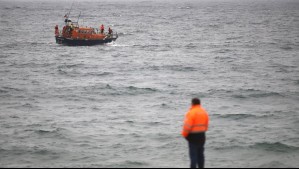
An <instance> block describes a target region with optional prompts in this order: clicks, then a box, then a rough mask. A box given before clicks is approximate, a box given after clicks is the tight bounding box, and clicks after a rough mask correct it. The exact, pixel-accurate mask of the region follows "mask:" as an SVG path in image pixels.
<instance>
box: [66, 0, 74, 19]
mask: <svg viewBox="0 0 299 169" xmlns="http://www.w3.org/2000/svg"><path fill="white" fill-rule="evenodd" d="M74 3H75V2H74V1H73V3H72V6H71V9H70V11H69V12H68V13H67V14H66V16H67V19H68V18H69V17H70V14H71V12H72V10H73V6H74Z"/></svg>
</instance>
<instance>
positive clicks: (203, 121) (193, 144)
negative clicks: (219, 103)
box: [182, 98, 209, 168]
mask: <svg viewBox="0 0 299 169" xmlns="http://www.w3.org/2000/svg"><path fill="white" fill-rule="evenodd" d="M208 128H209V115H208V113H207V112H206V111H205V109H203V108H202V106H201V101H200V99H198V98H194V99H193V100H192V107H191V109H190V111H189V112H188V113H187V115H186V118H185V122H184V126H183V131H182V135H183V137H184V138H185V139H186V140H187V141H188V143H189V153H190V159H191V168H197V167H198V168H204V167H205V156H204V150H205V148H204V146H205V143H206V132H207V131H208Z"/></svg>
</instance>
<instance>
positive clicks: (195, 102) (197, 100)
mask: <svg viewBox="0 0 299 169" xmlns="http://www.w3.org/2000/svg"><path fill="white" fill-rule="evenodd" d="M200 104H201V101H200V99H199V98H194V99H192V105H193V106H196V105H200Z"/></svg>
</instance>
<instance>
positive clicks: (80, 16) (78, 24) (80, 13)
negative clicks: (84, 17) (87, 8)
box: [77, 11, 81, 25]
mask: <svg viewBox="0 0 299 169" xmlns="http://www.w3.org/2000/svg"><path fill="white" fill-rule="evenodd" d="M80 17H81V11H80V14H79V16H78V21H77V23H78V25H79V19H80Z"/></svg>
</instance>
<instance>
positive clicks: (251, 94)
mask: <svg viewBox="0 0 299 169" xmlns="http://www.w3.org/2000/svg"><path fill="white" fill-rule="evenodd" d="M236 92H237V93H240V94H234V95H232V97H233V98H237V99H246V98H265V97H285V96H284V95H282V94H280V93H277V92H268V91H261V90H254V89H247V90H239V91H236ZM236 92H234V93H236Z"/></svg>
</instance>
